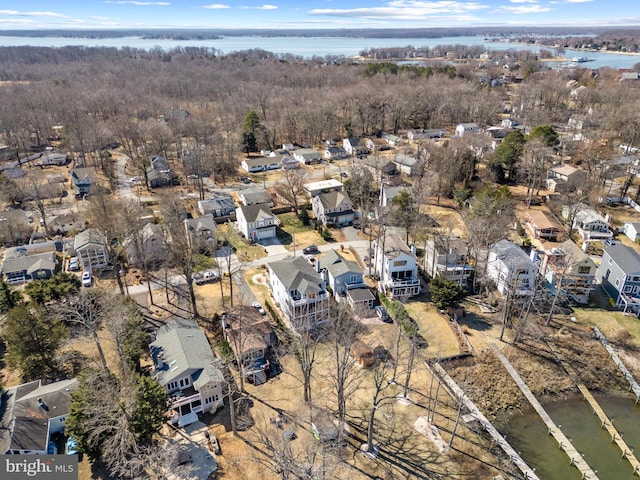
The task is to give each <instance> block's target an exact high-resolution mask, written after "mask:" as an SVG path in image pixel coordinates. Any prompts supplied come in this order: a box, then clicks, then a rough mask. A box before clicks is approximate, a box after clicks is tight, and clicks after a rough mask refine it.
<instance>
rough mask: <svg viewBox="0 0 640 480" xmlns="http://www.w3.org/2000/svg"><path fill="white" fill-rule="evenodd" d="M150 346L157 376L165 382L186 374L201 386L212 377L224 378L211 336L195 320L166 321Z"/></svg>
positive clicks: (161, 382)
mask: <svg viewBox="0 0 640 480" xmlns="http://www.w3.org/2000/svg"><path fill="white" fill-rule="evenodd" d="M149 349H150V351H151V357H152V358H153V364H154V365H155V366H156V370H155V374H154V376H155V378H156V380H157V381H158V383H160V385H162V386H166V385H167V384H169V383H170V382H171V381H172V380H174V379H176V378H179V377H182V376H184V375H185V374H189V375H190V376H191V378H192V380H193V384H194V386H195V387H196V389H198V390H199V389H200V387H202V385H205V384H206V383H208V382H210V381H213V382H222V381H223V376H222V372H221V371H220V369H219V368H218V366H217V362H216V359H215V356H214V355H213V351H212V350H211V345H209V340H207V337H206V336H205V334H204V332H203V331H202V330H200V328H199V327H198V324H197V323H196V322H195V321H194V320H190V319H184V318H176V319H174V320H171V321H170V322H168V323H166V324H165V325H163V326H162V327H160V328H159V329H158V330H157V331H156V340H155V341H154V342H153V343H151V344H150V345H149ZM160 359H161V360H162V362H160Z"/></svg>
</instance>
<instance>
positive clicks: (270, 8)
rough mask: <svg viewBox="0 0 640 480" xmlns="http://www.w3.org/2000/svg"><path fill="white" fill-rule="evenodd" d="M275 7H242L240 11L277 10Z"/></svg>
mask: <svg viewBox="0 0 640 480" xmlns="http://www.w3.org/2000/svg"><path fill="white" fill-rule="evenodd" d="M277 8H278V7H276V6H275V5H262V6H261V7H240V10H276V9H277Z"/></svg>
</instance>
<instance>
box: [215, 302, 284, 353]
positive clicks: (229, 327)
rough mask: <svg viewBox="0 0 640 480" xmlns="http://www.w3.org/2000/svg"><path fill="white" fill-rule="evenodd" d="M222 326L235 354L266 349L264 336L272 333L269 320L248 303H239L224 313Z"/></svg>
mask: <svg viewBox="0 0 640 480" xmlns="http://www.w3.org/2000/svg"><path fill="white" fill-rule="evenodd" d="M223 327H224V328H225V332H226V335H227V337H229V345H230V346H231V348H232V349H233V351H234V352H235V353H236V355H238V354H242V353H246V352H250V351H252V350H264V349H266V348H267V347H268V346H269V345H267V342H266V341H265V337H267V336H270V335H271V334H272V333H273V329H272V328H271V323H269V320H268V319H267V318H266V317H263V316H262V315H260V314H259V313H258V311H257V310H256V309H255V308H253V307H250V306H248V305H239V306H237V307H234V308H233V309H232V310H231V311H230V312H228V313H226V314H225V315H224V316H223Z"/></svg>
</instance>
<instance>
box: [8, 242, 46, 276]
mask: <svg viewBox="0 0 640 480" xmlns="http://www.w3.org/2000/svg"><path fill="white" fill-rule="evenodd" d="M56 250H57V247H56V244H55V242H44V243H34V244H29V245H20V246H17V247H9V248H7V249H6V250H5V252H4V258H3V260H2V267H1V269H0V272H2V276H3V277H4V280H5V281H6V282H7V283H10V284H12V285H17V284H20V283H25V282H30V281H31V280H46V279H48V278H51V277H52V276H53V275H54V273H55V272H56V267H57V265H58V262H57V257H56Z"/></svg>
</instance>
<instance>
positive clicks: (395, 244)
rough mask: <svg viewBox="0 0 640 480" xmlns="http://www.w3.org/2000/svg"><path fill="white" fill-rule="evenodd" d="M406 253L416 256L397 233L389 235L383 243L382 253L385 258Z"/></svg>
mask: <svg viewBox="0 0 640 480" xmlns="http://www.w3.org/2000/svg"><path fill="white" fill-rule="evenodd" d="M403 253H404V254H407V255H410V256H412V257H413V258H416V256H415V255H414V254H413V252H412V251H411V249H410V248H409V246H408V245H407V244H406V243H404V241H403V240H402V238H400V236H399V235H390V236H388V237H387V238H386V241H385V243H384V255H385V257H387V258H395V257H397V256H398V255H401V254H403Z"/></svg>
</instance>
